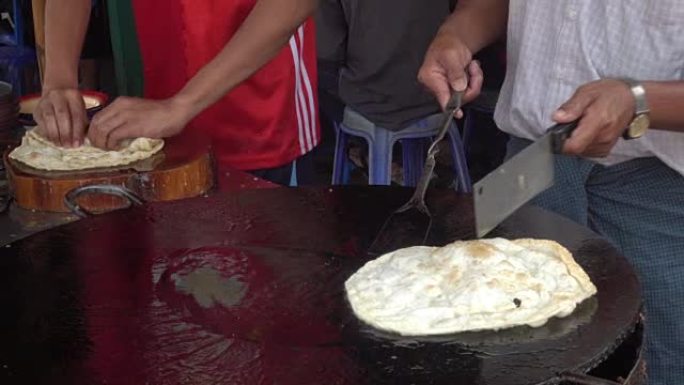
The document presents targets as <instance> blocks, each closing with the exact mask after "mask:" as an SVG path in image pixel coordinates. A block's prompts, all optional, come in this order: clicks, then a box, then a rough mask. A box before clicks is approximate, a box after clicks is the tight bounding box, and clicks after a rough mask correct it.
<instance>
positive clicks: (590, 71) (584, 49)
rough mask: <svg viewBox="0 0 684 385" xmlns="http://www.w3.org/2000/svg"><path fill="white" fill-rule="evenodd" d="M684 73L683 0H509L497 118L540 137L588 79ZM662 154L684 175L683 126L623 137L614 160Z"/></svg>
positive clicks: (514, 130) (682, 76)
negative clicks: (504, 70)
mask: <svg viewBox="0 0 684 385" xmlns="http://www.w3.org/2000/svg"><path fill="white" fill-rule="evenodd" d="M621 77H630V78H633V79H637V80H641V81H648V80H672V81H675V80H684V0H510V6H509V20H508V67H507V73H506V80H505V82H504V84H503V87H502V90H501V94H500V98H499V102H498V104H497V108H496V112H495V120H496V123H497V125H498V126H499V127H500V128H501V129H502V130H503V131H505V132H508V133H510V134H512V135H515V136H518V137H522V138H527V139H534V138H537V137H539V136H540V135H541V134H542V133H543V132H544V131H545V130H546V129H547V128H549V127H550V126H552V125H553V121H552V119H551V116H552V115H553V113H554V111H555V110H556V109H557V108H558V107H560V106H561V105H562V104H563V103H564V102H565V101H567V100H568V99H569V98H570V97H571V96H572V95H573V93H574V92H575V90H576V89H577V87H579V86H581V85H582V84H585V83H588V82H591V81H594V80H598V79H605V78H621ZM648 156H657V157H658V158H660V159H661V160H662V161H663V162H664V163H665V164H667V165H668V166H670V167H672V168H673V169H675V170H677V171H678V172H679V173H681V174H683V175H684V133H675V132H667V131H659V130H649V131H648V132H647V133H646V135H645V136H643V137H641V138H639V139H635V140H630V141H624V140H622V139H620V140H619V142H618V144H617V145H616V146H615V148H614V149H613V151H612V153H611V154H610V156H608V157H607V158H604V159H597V160H596V161H598V162H600V163H602V164H605V165H611V164H616V163H619V162H623V161H626V160H630V159H634V158H638V157H648Z"/></svg>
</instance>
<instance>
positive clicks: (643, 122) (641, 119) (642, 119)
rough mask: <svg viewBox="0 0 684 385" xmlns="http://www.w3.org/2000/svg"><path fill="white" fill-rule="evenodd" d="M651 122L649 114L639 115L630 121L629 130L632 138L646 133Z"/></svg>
mask: <svg viewBox="0 0 684 385" xmlns="http://www.w3.org/2000/svg"><path fill="white" fill-rule="evenodd" d="M650 124H651V122H650V120H649V119H648V115H639V116H637V117H636V118H634V120H633V121H632V123H630V125H629V128H628V129H627V132H628V134H629V136H630V137H631V138H638V137H640V136H642V135H644V134H645V133H646V130H648V126H649V125H650Z"/></svg>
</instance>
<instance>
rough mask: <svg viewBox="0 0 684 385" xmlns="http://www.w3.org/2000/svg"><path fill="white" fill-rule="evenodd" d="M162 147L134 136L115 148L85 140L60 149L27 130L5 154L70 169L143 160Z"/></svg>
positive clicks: (37, 164) (158, 141) (32, 164)
mask: <svg viewBox="0 0 684 385" xmlns="http://www.w3.org/2000/svg"><path fill="white" fill-rule="evenodd" d="M163 147H164V140H162V139H149V138H137V139H133V140H128V141H125V142H124V143H123V147H122V148H121V149H119V150H116V151H107V150H102V149H100V148H97V147H94V146H92V145H91V144H90V142H89V141H88V140H87V139H86V140H85V143H84V144H83V145H82V146H80V147H77V148H63V147H59V146H56V145H55V144H53V143H52V142H50V141H49V140H47V139H45V138H43V137H42V136H40V135H39V134H38V133H36V132H35V131H34V130H30V131H28V132H27V133H26V135H24V137H23V138H22V140H21V145H20V146H19V147H17V148H15V149H14V150H13V151H12V152H11V153H10V154H9V157H10V158H11V159H14V160H17V161H19V162H21V163H23V164H25V165H27V166H30V167H33V168H36V169H39V170H48V171H74V170H86V169H93V168H106V167H117V166H125V165H127V164H130V163H133V162H137V161H139V160H143V159H147V158H149V157H151V156H152V155H154V154H156V153H157V152H159V151H160V150H161V149H162V148H163Z"/></svg>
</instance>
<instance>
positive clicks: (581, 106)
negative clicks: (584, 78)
mask: <svg viewBox="0 0 684 385" xmlns="http://www.w3.org/2000/svg"><path fill="white" fill-rule="evenodd" d="M591 102H592V98H591V97H589V96H587V95H586V94H583V93H581V92H576V93H575V94H574V95H573V96H572V97H571V98H570V99H569V100H568V101H567V102H565V103H563V105H562V106H560V107H559V108H558V109H557V110H556V112H554V113H553V120H554V121H555V122H556V123H569V122H572V121H573V120H577V119H579V118H580V117H582V115H584V111H585V110H586V109H587V107H589V105H590V104H591Z"/></svg>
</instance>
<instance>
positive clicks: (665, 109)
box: [643, 81, 684, 132]
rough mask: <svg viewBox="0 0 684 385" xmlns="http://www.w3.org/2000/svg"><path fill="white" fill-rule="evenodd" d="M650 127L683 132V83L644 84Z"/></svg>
mask: <svg viewBox="0 0 684 385" xmlns="http://www.w3.org/2000/svg"><path fill="white" fill-rule="evenodd" d="M643 84H644V88H645V89H646V100H647V102H648V106H649V108H650V110H651V113H650V120H651V127H652V128H655V129H663V130H672V131H680V132H684V81H675V82H644V83H643Z"/></svg>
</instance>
